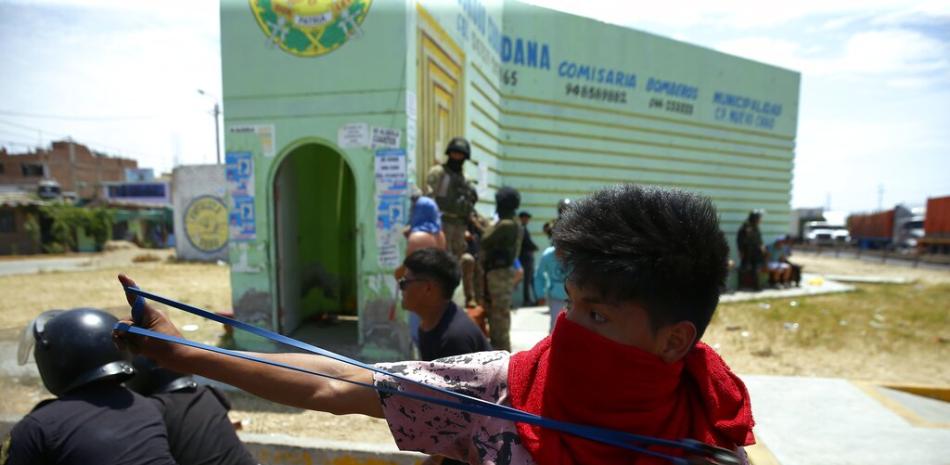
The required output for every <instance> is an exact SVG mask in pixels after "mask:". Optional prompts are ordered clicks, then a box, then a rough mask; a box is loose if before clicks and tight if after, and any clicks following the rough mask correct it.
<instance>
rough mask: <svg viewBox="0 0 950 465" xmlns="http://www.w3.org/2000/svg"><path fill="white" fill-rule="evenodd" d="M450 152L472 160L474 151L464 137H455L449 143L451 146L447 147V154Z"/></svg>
mask: <svg viewBox="0 0 950 465" xmlns="http://www.w3.org/2000/svg"><path fill="white" fill-rule="evenodd" d="M449 152H459V153H461V154H464V155H465V159H466V160H470V159H471V158H472V149H471V147H469V145H468V141H467V140H465V138H464V137H453V138H452V140H450V141H449V145H447V146H446V147H445V154H446V155H448V154H449Z"/></svg>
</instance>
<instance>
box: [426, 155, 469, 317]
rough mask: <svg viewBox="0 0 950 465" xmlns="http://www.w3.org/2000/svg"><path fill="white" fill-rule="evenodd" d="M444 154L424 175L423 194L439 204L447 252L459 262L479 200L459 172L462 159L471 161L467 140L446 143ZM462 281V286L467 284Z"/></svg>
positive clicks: (467, 290)
mask: <svg viewBox="0 0 950 465" xmlns="http://www.w3.org/2000/svg"><path fill="white" fill-rule="evenodd" d="M445 154H446V155H447V156H448V159H447V160H446V161H445V163H443V164H440V165H435V166H433V167H432V169H430V170H429V173H428V175H427V176H426V192H425V195H427V196H429V197H431V198H433V199H435V202H436V203H437V204H438V205H439V211H441V212H442V231H443V232H444V233H445V244H446V249H447V250H448V251H449V254H451V255H452V256H453V257H455V258H456V260H459V261H460V262H461V259H462V254H464V253H465V252H466V249H467V245H466V243H465V230H466V227H467V223H468V219H469V217H470V216H471V215H472V213H473V212H474V211H475V202H476V201H478V194H477V193H476V192H475V187H474V186H473V185H472V183H471V181H469V180H467V179H465V173H464V170H463V169H462V167H463V165H464V164H465V160H469V159H471V158H472V151H471V148H470V147H469V145H468V141H467V140H465V139H464V138H462V137H456V138H453V139H452V140H451V141H449V145H448V146H447V147H446V148H445ZM462 282H463V284H465V283H467V282H468V281H465V280H463V281H462ZM465 295H466V296H470V295H472V289H470V288H466V289H465ZM468 303H469V302H466V304H468Z"/></svg>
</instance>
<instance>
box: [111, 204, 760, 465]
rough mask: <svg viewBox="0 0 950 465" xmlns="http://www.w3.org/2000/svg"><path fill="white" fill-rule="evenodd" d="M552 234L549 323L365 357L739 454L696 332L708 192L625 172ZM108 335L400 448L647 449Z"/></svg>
mask: <svg viewBox="0 0 950 465" xmlns="http://www.w3.org/2000/svg"><path fill="white" fill-rule="evenodd" d="M553 241H554V245H555V247H556V248H557V250H558V254H559V258H560V259H561V260H562V261H563V263H564V265H565V266H566V268H567V269H568V270H570V274H569V277H568V281H567V291H568V296H569V299H570V300H569V306H568V310H567V312H566V313H565V314H562V315H561V316H560V317H559V319H558V321H557V323H556V326H555V328H554V332H553V333H552V334H551V335H550V336H549V337H547V338H545V339H544V340H542V341H541V342H539V343H538V344H537V345H536V346H535V347H534V348H532V349H531V350H528V351H525V352H521V353H517V354H514V355H511V354H509V353H508V352H503V351H496V352H482V353H477V354H468V355H462V356H456V357H450V358H445V359H440V360H437V361H434V362H404V363H398V364H381V365H380V367H382V368H385V369H386V370H388V371H390V372H395V373H399V374H402V375H405V376H408V377H410V378H413V379H415V380H420V381H423V382H426V383H427V384H431V385H436V386H440V387H445V388H448V389H451V390H455V391H459V392H463V393H466V394H469V395H473V396H476V397H479V398H482V399H485V400H488V401H491V402H493V403H498V404H502V405H510V406H513V407H515V408H518V409H521V410H525V411H528V412H531V413H535V414H539V415H541V416H544V417H547V418H551V419H555V420H561V421H567V422H571V423H578V424H585V425H593V426H598V427H603V428H608V429H612V430H618V431H625V432H629V433H634V434H640V435H646V436H653V437H659V438H667V439H674V440H678V439H683V438H692V439H696V440H699V441H702V442H705V443H708V444H712V445H716V446H719V447H724V448H727V449H733V450H737V451H738V452H740V456H744V454H742V453H741V451H742V446H745V445H749V444H752V443H754V438H753V435H752V425H753V421H752V411H751V407H750V404H749V396H748V392H747V391H746V388H745V386H744V385H743V383H742V381H741V380H740V379H739V378H738V377H737V376H735V375H734V374H733V373H732V372H731V371H730V370H729V367H728V366H726V364H725V362H723V360H722V359H721V358H720V357H719V356H718V355H717V354H716V353H715V352H714V351H713V350H712V349H711V348H710V347H709V346H707V345H705V344H703V343H702V342H699V340H700V338H701V337H702V334H703V332H704V330H705V328H706V326H707V325H708V323H709V321H710V319H711V318H712V314H713V312H714V311H715V308H716V305H717V304H718V301H719V289H720V285H721V284H722V282H723V280H724V279H725V276H726V266H727V259H728V246H727V245H726V241H725V238H724V237H723V234H722V231H721V230H720V229H719V223H718V220H717V214H716V210H715V208H714V207H713V206H712V203H711V202H710V201H709V199H707V198H705V197H702V196H698V195H695V194H690V193H686V192H682V191H675V190H666V189H658V188H646V187H639V186H634V185H623V186H617V187H613V188H608V189H605V190H602V191H599V192H597V193H595V194H593V195H592V196H591V197H589V198H588V199H585V200H583V201H580V202H578V203H577V204H576V205H575V206H574V208H572V209H570V211H569V212H567V213H566V215H565V217H564V218H562V219H561V220H560V221H558V224H557V226H556V229H555V232H554V236H553ZM120 279H122V280H123V284H125V285H134V283H133V282H132V281H131V280H129V279H128V278H125V277H121V278H120ZM130 301H131V298H130ZM130 303H131V302H130ZM146 310H147V311H146V318H145V319H144V322H143V325H142V326H144V327H146V328H151V329H153V330H157V331H161V332H165V333H170V334H176V335H177V334H178V332H177V329H175V328H174V326H172V325H171V324H170V323H169V322H168V320H166V319H165V318H164V317H162V316H161V315H160V314H159V313H158V312H156V311H153V310H152V309H151V307H150V306H147V307H146ZM120 337H122V339H123V341H124V342H125V343H126V344H129V345H132V346H133V347H134V348H136V349H137V350H140V351H143V352H147V355H149V356H150V357H152V358H153V359H156V360H159V361H160V363H163V364H166V365H168V367H169V368H171V369H174V370H177V371H185V372H195V373H198V374H201V375H203V376H207V377H210V378H215V379H218V380H220V381H223V382H226V383H230V384H233V385H235V386H238V387H241V388H242V389H245V390H247V391H250V392H252V393H254V394H257V395H259V396H262V397H265V398H268V399H271V400H274V401H277V402H282V403H285V404H289V405H294V406H297V407H303V408H311V409H316V410H324V411H329V412H332V413H337V414H346V413H362V414H366V415H372V416H376V417H381V418H386V420H387V422H388V423H389V425H390V429H391V431H392V433H393V437H394V438H395V440H396V443H397V445H398V446H399V447H400V448H401V449H404V450H417V451H420V452H425V453H430V454H438V455H443V456H447V457H451V458H455V459H459V460H464V461H467V462H468V463H471V464H493V465H516V464H517V465H521V464H525V465H527V464H541V465H547V464H558V465H562V464H563V465H568V464H570V465H582V464H583V465H587V464H617V463H623V464H633V463H635V464H654V463H662V461H660V460H658V459H656V458H650V457H647V456H643V455H638V454H636V453H634V452H630V451H627V450H623V449H620V448H616V447H613V446H609V445H605V444H601V443H596V442H592V441H589V440H585V439H580V438H577V437H574V436H571V435H567V434H563V433H559V432H556V431H553V430H548V429H543V428H540V427H536V426H530V425H526V424H522V423H518V424H515V423H513V422H511V421H508V420H501V419H497V418H491V417H483V416H478V415H471V414H468V413H464V412H460V411H457V410H453V409H451V408H447V407H440V406H436V405H433V404H427V403H424V402H421V401H417V400H412V399H408V398H405V397H402V396H392V395H378V394H376V393H375V392H374V391H372V390H370V389H367V388H363V387H358V386H353V385H351V384H346V383H344V382H341V381H337V380H331V381H327V380H325V379H322V378H316V377H313V376H309V375H305V374H301V373H296V372H291V371H288V370H282V369H277V368H273V367H269V366H265V365H262V364H259V363H254V362H250V361H246V360H241V359H234V358H231V357H226V356H222V355H218V354H214V353H209V352H204V351H199V350H197V349H192V348H189V347H186V346H177V345H169V344H165V343H163V342H161V341H155V340H148V339H145V338H137V337H132V336H129V335H124V336H120ZM255 355H259V356H262V357H265V358H268V359H272V360H276V361H280V362H284V363H289V364H293V365H297V366H301V367H304V368H307V369H311V370H315V371H320V372H324V373H329V374H332V375H334V376H337V377H341V378H344V379H351V380H356V381H362V382H375V383H376V384H377V385H383V386H387V387H395V388H398V389H400V390H404V391H408V392H415V393H421V394H430V395H431V393H430V392H428V391H426V390H424V388H421V387H419V386H416V385H413V384H411V383H407V382H405V381H401V380H398V379H395V378H392V377H389V376H385V375H379V374H377V375H375V377H374V376H373V375H372V374H369V373H366V372H365V371H364V370H360V369H358V368H353V367H351V366H349V365H344V364H342V363H338V362H334V361H332V360H328V359H325V358H322V357H315V356H309V355H302V354H255ZM650 449H651V450H654V451H658V452H663V453H668V454H672V455H676V454H677V453H678V451H676V450H673V449H664V448H658V447H651V448H650Z"/></svg>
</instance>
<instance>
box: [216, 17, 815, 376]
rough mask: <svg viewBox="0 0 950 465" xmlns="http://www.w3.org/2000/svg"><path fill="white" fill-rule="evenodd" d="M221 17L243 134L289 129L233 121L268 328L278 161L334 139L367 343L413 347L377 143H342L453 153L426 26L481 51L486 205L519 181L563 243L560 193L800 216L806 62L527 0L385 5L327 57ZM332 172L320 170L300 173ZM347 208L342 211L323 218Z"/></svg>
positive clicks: (248, 285)
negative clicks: (244, 160)
mask: <svg viewBox="0 0 950 465" xmlns="http://www.w3.org/2000/svg"><path fill="white" fill-rule="evenodd" d="M251 3H252V4H256V3H255V1H252V2H251ZM257 3H261V4H263V3H265V2H257ZM433 25H434V26H433ZM221 28H222V60H223V74H224V76H223V84H224V94H225V95H224V103H225V107H224V112H225V122H226V130H228V129H230V128H233V127H239V126H242V125H272V126H273V128H274V130H275V132H274V137H275V144H274V145H275V147H276V150H275V151H274V152H275V153H274V154H273V155H271V156H268V154H266V153H264V151H262V149H261V142H260V140H259V138H258V137H257V136H256V135H255V134H253V133H247V132H232V131H230V130H228V132H226V146H227V150H228V151H242V150H243V151H251V152H252V153H253V154H254V160H255V185H256V197H255V208H256V210H257V216H256V226H257V236H256V238H255V239H254V240H252V241H244V242H235V241H233V240H232V241H231V246H230V247H231V260H232V288H233V294H234V303H235V307H236V311H237V312H238V315H239V316H240V317H241V318H243V319H245V320H248V321H252V322H255V323H256V324H263V325H271V326H272V325H274V323H275V316H274V315H275V309H276V297H275V292H276V291H275V289H276V288H277V284H276V282H275V280H276V276H277V272H276V269H275V267H276V264H275V254H276V252H275V250H276V248H275V244H274V242H275V240H274V238H273V237H272V235H273V232H274V228H273V224H272V223H273V219H274V212H273V209H274V199H273V191H274V185H273V182H274V178H275V173H276V172H277V167H278V166H279V164H280V163H281V162H282V161H283V160H284V159H286V157H287V154H289V153H291V152H292V151H293V150H294V149H295V148H298V147H301V146H302V145H303V144H306V143H316V144H319V146H320V147H322V148H321V149H320V150H324V149H326V150H329V151H330V152H332V153H333V154H339V156H340V157H342V161H343V162H345V163H346V164H347V166H348V167H349V168H350V169H351V170H352V173H353V183H354V185H355V189H354V191H355V198H353V199H348V200H347V201H348V202H351V203H350V204H351V205H352V210H353V215H354V221H355V223H356V225H357V231H358V232H357V233H356V234H355V238H354V242H355V244H354V245H353V247H349V249H350V250H355V252H354V253H355V256H356V259H355V263H356V270H355V274H356V276H357V277H356V281H357V285H356V287H357V288H356V295H357V299H356V300H357V307H358V312H359V315H360V326H361V330H360V331H361V343H362V344H363V346H364V351H365V352H366V353H367V354H368V355H369V356H370V357H377V358H386V357H397V356H399V355H401V354H403V353H404V352H405V351H406V350H407V346H406V345H405V344H403V342H402V339H404V338H407V337H408V336H407V334H406V333H405V328H404V326H405V325H404V324H403V322H402V319H401V317H397V318H395V319H393V317H392V316H393V315H394V313H393V312H394V310H395V306H396V293H395V287H394V285H395V283H394V281H393V280H392V278H391V275H390V272H391V270H389V269H384V268H383V267H381V266H379V264H378V260H377V259H378V251H377V250H376V238H375V231H374V224H375V217H374V209H375V203H374V202H375V195H376V192H375V186H374V179H373V176H374V171H373V162H374V161H373V158H374V157H373V151H372V150H370V149H366V148H357V149H352V148H341V147H339V146H338V145H337V144H336V142H337V135H338V131H339V129H340V128H341V127H343V126H344V125H347V124H349V123H354V122H360V123H366V124H369V125H372V126H382V127H388V128H395V129H399V130H400V131H402V135H403V138H402V142H401V145H402V147H407V148H408V152H409V153H408V156H409V160H408V163H409V168H408V173H409V175H410V179H411V180H414V175H415V169H414V166H415V165H416V163H418V162H421V161H424V160H431V159H433V157H436V156H437V155H439V153H438V152H439V151H440V149H439V148H436V147H427V146H422V145H416V146H415V147H413V146H411V143H410V142H409V140H410V139H412V140H416V139H418V140H422V139H423V136H424V135H425V134H426V131H430V130H431V128H428V127H426V126H425V124H423V122H424V119H423V117H424V116H425V115H417V118H416V120H415V121H411V122H410V121H409V119H410V117H409V116H408V111H407V107H409V106H415V99H419V101H420V102H421V101H422V97H421V96H420V93H421V92H422V91H423V89H419V88H418V87H419V86H420V82H423V80H422V79H421V78H422V71H421V69H422V68H421V66H422V63H423V62H424V60H423V59H422V58H423V57H421V56H420V53H421V52H420V47H421V46H420V43H419V40H420V39H419V38H420V37H421V34H420V31H421V30H422V29H423V28H427V29H426V30H427V31H429V32H430V33H432V34H434V35H433V37H437V38H438V41H444V42H452V43H453V44H454V45H450V44H444V45H445V47H446V50H450V49H451V50H461V53H462V55H464V58H463V59H462V63H461V64H462V69H463V71H462V73H461V76H460V77H461V79H462V82H463V85H464V88H463V90H462V92H461V95H462V96H463V97H462V98H463V99H464V105H462V111H463V113H464V114H463V115H461V118H462V120H463V121H464V124H463V127H464V128H465V129H464V131H463V132H464V134H462V135H464V136H466V137H468V138H469V139H470V140H471V141H472V146H473V158H474V160H473V161H474V162H475V163H471V164H467V166H466V170H467V171H466V172H467V174H468V175H469V176H470V177H472V178H473V179H477V180H478V181H479V192H480V194H481V199H480V201H479V203H478V208H479V210H480V211H482V213H485V214H490V213H491V212H492V210H493V207H494V205H493V201H492V194H493V191H494V190H495V189H497V188H498V187H500V186H502V185H511V186H514V187H516V188H518V189H519V190H520V191H521V192H522V195H523V197H522V198H523V206H524V208H526V209H528V210H531V211H532V212H533V213H534V221H533V223H532V234H534V235H536V239H537V240H538V241H539V242H541V243H546V239H545V238H544V237H543V235H542V234H541V232H540V230H541V225H542V224H543V223H544V222H545V221H547V220H549V219H551V218H552V217H553V216H554V214H555V211H554V206H555V204H556V202H557V201H558V199H560V198H562V197H574V198H577V197H582V196H584V195H586V194H587V193H589V192H591V191H593V190H595V189H597V188H598V187H601V186H604V185H608V184H614V183H621V182H636V183H644V184H655V185H661V186H669V187H680V188H684V189H689V190H693V191H698V192H702V193H705V194H707V195H709V196H710V197H712V198H713V200H714V201H715V203H716V205H717V206H718V208H719V211H720V214H721V218H722V227H723V229H724V231H725V232H726V233H727V235H728V236H729V238H730V242H734V235H735V231H736V230H737V229H738V227H739V225H740V223H741V222H742V220H743V219H744V218H745V216H746V214H747V213H748V211H749V210H751V209H755V208H761V209H765V210H766V212H767V213H766V216H765V218H764V220H763V234H764V236H765V237H766V239H770V238H772V237H774V236H775V235H778V234H781V233H783V232H784V230H785V228H786V225H787V223H788V217H789V214H790V207H789V204H790V195H791V194H790V192H791V183H792V168H793V163H794V147H795V134H796V126H797V118H798V92H799V81H800V76H799V74H798V73H796V72H793V71H789V70H784V69H780V68H776V67H772V66H768V65H764V64H761V63H756V62H752V61H749V60H745V59H741V58H738V57H734V56H730V55H726V54H723V53H719V52H716V51H713V50H709V49H705V48H702V47H697V46H693V45H689V44H685V43H682V42H678V41H674V40H670V39H666V38H663V37H659V36H655V35H651V34H647V33H643V32H639V31H634V30H630V29H626V28H622V27H618V26H612V25H607V24H603V23H600V22H597V21H592V20H589V19H585V18H580V17H575V16H571V15H567V14H563V13H558V12H553V11H550V10H545V9H542V8H539V7H534V6H529V5H524V4H521V3H517V2H514V1H504V2H496V3H492V4H486V3H484V2H480V1H478V0H459V1H457V2H451V3H446V2H436V1H420V2H414V1H409V0H407V1H405V2H399V1H381V0H376V1H374V2H373V3H372V5H371V7H370V9H369V13H368V14H366V16H365V20H364V21H363V23H362V24H361V34H360V35H359V36H358V37H355V38H353V39H351V40H349V41H347V42H346V43H344V44H343V45H342V46H340V47H339V48H338V49H336V50H333V51H330V52H328V53H325V54H322V55H319V56H314V57H301V56H297V55H295V54H293V53H288V52H287V51H285V50H282V49H281V48H280V47H278V46H274V45H271V43H272V42H273V37H270V38H269V37H268V35H267V34H266V28H264V27H262V26H261V25H260V23H258V21H257V20H256V18H255V16H254V14H253V13H252V11H251V9H250V8H249V6H248V3H245V2H241V1H231V0H226V1H224V2H223V5H222V22H221ZM433 31H434V32H433ZM453 47H454V48H453ZM608 76H610V77H609V78H608ZM617 76H620V77H619V79H618V78H617ZM608 81H609V82H608ZM657 83H659V84H657ZM663 86H665V87H663ZM655 87H661V89H660V90H659V91H654V88H655ZM407 99H408V100H409V101H407ZM413 131H415V132H413ZM410 136H415V137H410ZM334 156H335V155H334ZM326 169H329V168H319V167H316V166H314V167H311V168H308V169H305V170H302V171H300V174H299V176H300V179H299V180H298V181H299V182H305V181H306V180H307V179H319V176H321V175H318V174H311V172H314V173H316V172H322V171H325V170H326ZM330 213H332V215H337V214H338V212H320V211H315V212H313V214H314V215H315V216H314V217H313V218H320V219H328V218H327V217H328V216H332V215H330ZM300 227H301V228H303V227H305V226H300ZM304 247H305V248H306V247H319V246H315V245H304ZM308 253H309V252H308ZM314 253H316V252H314ZM234 263H240V264H241V266H237V267H235V266H234ZM336 268H338V270H337V271H341V270H342V268H340V267H339V266H336ZM395 314H396V315H400V313H399V312H396V313H395ZM382 333H387V334H388V333H391V334H393V336H392V337H389V338H380V337H378V336H376V335H378V334H382Z"/></svg>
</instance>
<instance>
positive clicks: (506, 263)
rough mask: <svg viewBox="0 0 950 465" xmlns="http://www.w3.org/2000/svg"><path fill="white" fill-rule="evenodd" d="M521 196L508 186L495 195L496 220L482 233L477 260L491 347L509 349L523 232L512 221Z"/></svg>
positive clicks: (515, 221) (518, 225) (514, 220)
mask: <svg viewBox="0 0 950 465" xmlns="http://www.w3.org/2000/svg"><path fill="white" fill-rule="evenodd" d="M520 205H521V194H519V193H518V191H517V190H516V189H514V188H511V187H501V188H500V189H498V191H497V192H495V212H496V213H497V214H498V221H496V222H495V223H494V224H492V225H491V226H489V227H488V229H487V230H485V234H484V235H483V236H482V241H481V248H482V250H481V254H480V256H479V257H478V258H479V260H480V261H481V265H482V269H483V270H485V292H484V295H485V313H486V315H487V316H488V337H489V339H491V345H492V347H494V348H496V349H498V350H509V351H510V350H511V334H510V333H511V294H512V286H513V283H514V280H515V260H517V258H518V252H519V251H520V250H521V241H522V239H523V237H524V229H522V228H521V225H520V224H519V223H518V221H517V220H516V219H515V211H516V210H518V206H520Z"/></svg>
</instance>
